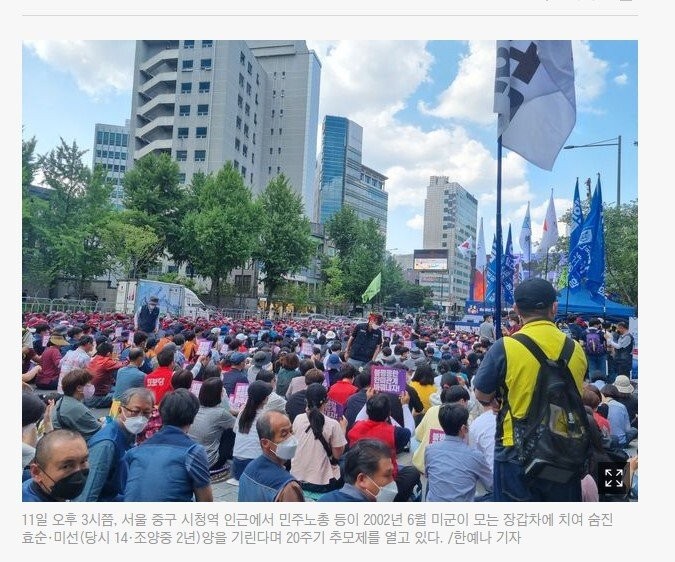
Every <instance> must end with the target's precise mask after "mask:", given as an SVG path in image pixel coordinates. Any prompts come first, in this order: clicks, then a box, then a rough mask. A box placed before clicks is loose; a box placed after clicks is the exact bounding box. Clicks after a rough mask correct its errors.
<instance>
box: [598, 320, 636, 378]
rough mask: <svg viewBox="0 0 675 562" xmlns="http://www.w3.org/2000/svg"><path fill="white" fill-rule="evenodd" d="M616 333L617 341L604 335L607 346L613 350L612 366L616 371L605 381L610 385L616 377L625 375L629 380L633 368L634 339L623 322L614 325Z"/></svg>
mask: <svg viewBox="0 0 675 562" xmlns="http://www.w3.org/2000/svg"><path fill="white" fill-rule="evenodd" d="M616 331H617V333H618V334H619V338H618V339H617V340H614V338H612V336H611V335H609V334H605V341H606V342H607V346H608V347H611V348H613V349H614V366H615V370H616V375H615V376H614V377H610V378H608V379H607V382H608V383H609V384H612V383H613V382H614V379H615V378H616V376H618V375H626V376H627V377H628V378H629V379H630V372H631V370H632V368H633V346H634V344H635V338H634V337H633V334H631V333H630V332H629V331H628V324H626V323H625V322H623V321H621V322H617V323H616ZM610 379H611V380H610Z"/></svg>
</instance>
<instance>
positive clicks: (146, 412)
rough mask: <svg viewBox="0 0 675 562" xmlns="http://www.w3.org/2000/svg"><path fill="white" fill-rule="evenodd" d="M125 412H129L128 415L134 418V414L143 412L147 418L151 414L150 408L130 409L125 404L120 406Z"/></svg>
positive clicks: (137, 414)
mask: <svg viewBox="0 0 675 562" xmlns="http://www.w3.org/2000/svg"><path fill="white" fill-rule="evenodd" d="M122 408H124V409H125V410H126V411H127V412H129V417H130V418H135V417H136V416H140V415H141V414H143V416H145V417H146V418H149V417H150V416H151V415H152V410H130V409H129V408H127V407H126V406H122Z"/></svg>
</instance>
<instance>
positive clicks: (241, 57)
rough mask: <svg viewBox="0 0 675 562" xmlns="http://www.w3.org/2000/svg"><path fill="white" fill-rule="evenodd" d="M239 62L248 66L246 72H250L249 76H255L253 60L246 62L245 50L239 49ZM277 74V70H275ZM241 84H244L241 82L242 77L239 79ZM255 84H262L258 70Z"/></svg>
mask: <svg viewBox="0 0 675 562" xmlns="http://www.w3.org/2000/svg"><path fill="white" fill-rule="evenodd" d="M239 62H240V63H241V66H245V67H246V72H247V73H248V75H249V76H253V65H252V64H251V62H250V61H249V62H246V55H245V54H244V51H239ZM275 74H276V72H275ZM239 84H240V85H242V86H243V84H242V83H241V79H240V80H239ZM255 84H256V86H260V74H258V73H257V72H256V74H255Z"/></svg>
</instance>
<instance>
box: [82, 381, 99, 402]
mask: <svg viewBox="0 0 675 562" xmlns="http://www.w3.org/2000/svg"><path fill="white" fill-rule="evenodd" d="M94 392H96V387H95V386H94V385H93V384H91V383H90V382H88V383H87V384H85V385H84V388H83V389H82V394H84V399H85V400H89V399H90V398H91V397H92V396H94Z"/></svg>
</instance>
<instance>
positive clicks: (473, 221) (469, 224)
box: [420, 176, 478, 311]
mask: <svg viewBox="0 0 675 562" xmlns="http://www.w3.org/2000/svg"><path fill="white" fill-rule="evenodd" d="M477 222H478V200H477V199H476V198H475V197H474V196H473V195H471V194H470V193H469V192H468V191H466V189H464V188H463V187H462V186H461V185H460V184H458V183H457V182H450V181H448V177H447V176H431V177H430V178H429V185H428V186H427V197H426V199H425V200H424V234H423V242H422V245H423V248H424V249H434V250H436V249H447V251H448V273H447V274H445V273H443V274H442V275H441V274H438V273H420V285H424V286H429V287H432V290H433V291H434V297H433V301H434V302H435V303H436V304H440V305H441V306H443V307H444V309H445V310H446V311H448V310H450V309H451V308H452V305H453V304H457V305H458V306H463V304H464V302H465V301H466V300H467V299H468V298H469V289H470V286H471V260H470V258H469V257H463V256H462V255H461V253H460V252H459V251H458V249H457V246H459V245H460V244H461V243H462V242H464V241H465V240H466V239H467V238H469V236H471V237H472V239H473V241H474V248H475V243H476V226H477Z"/></svg>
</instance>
